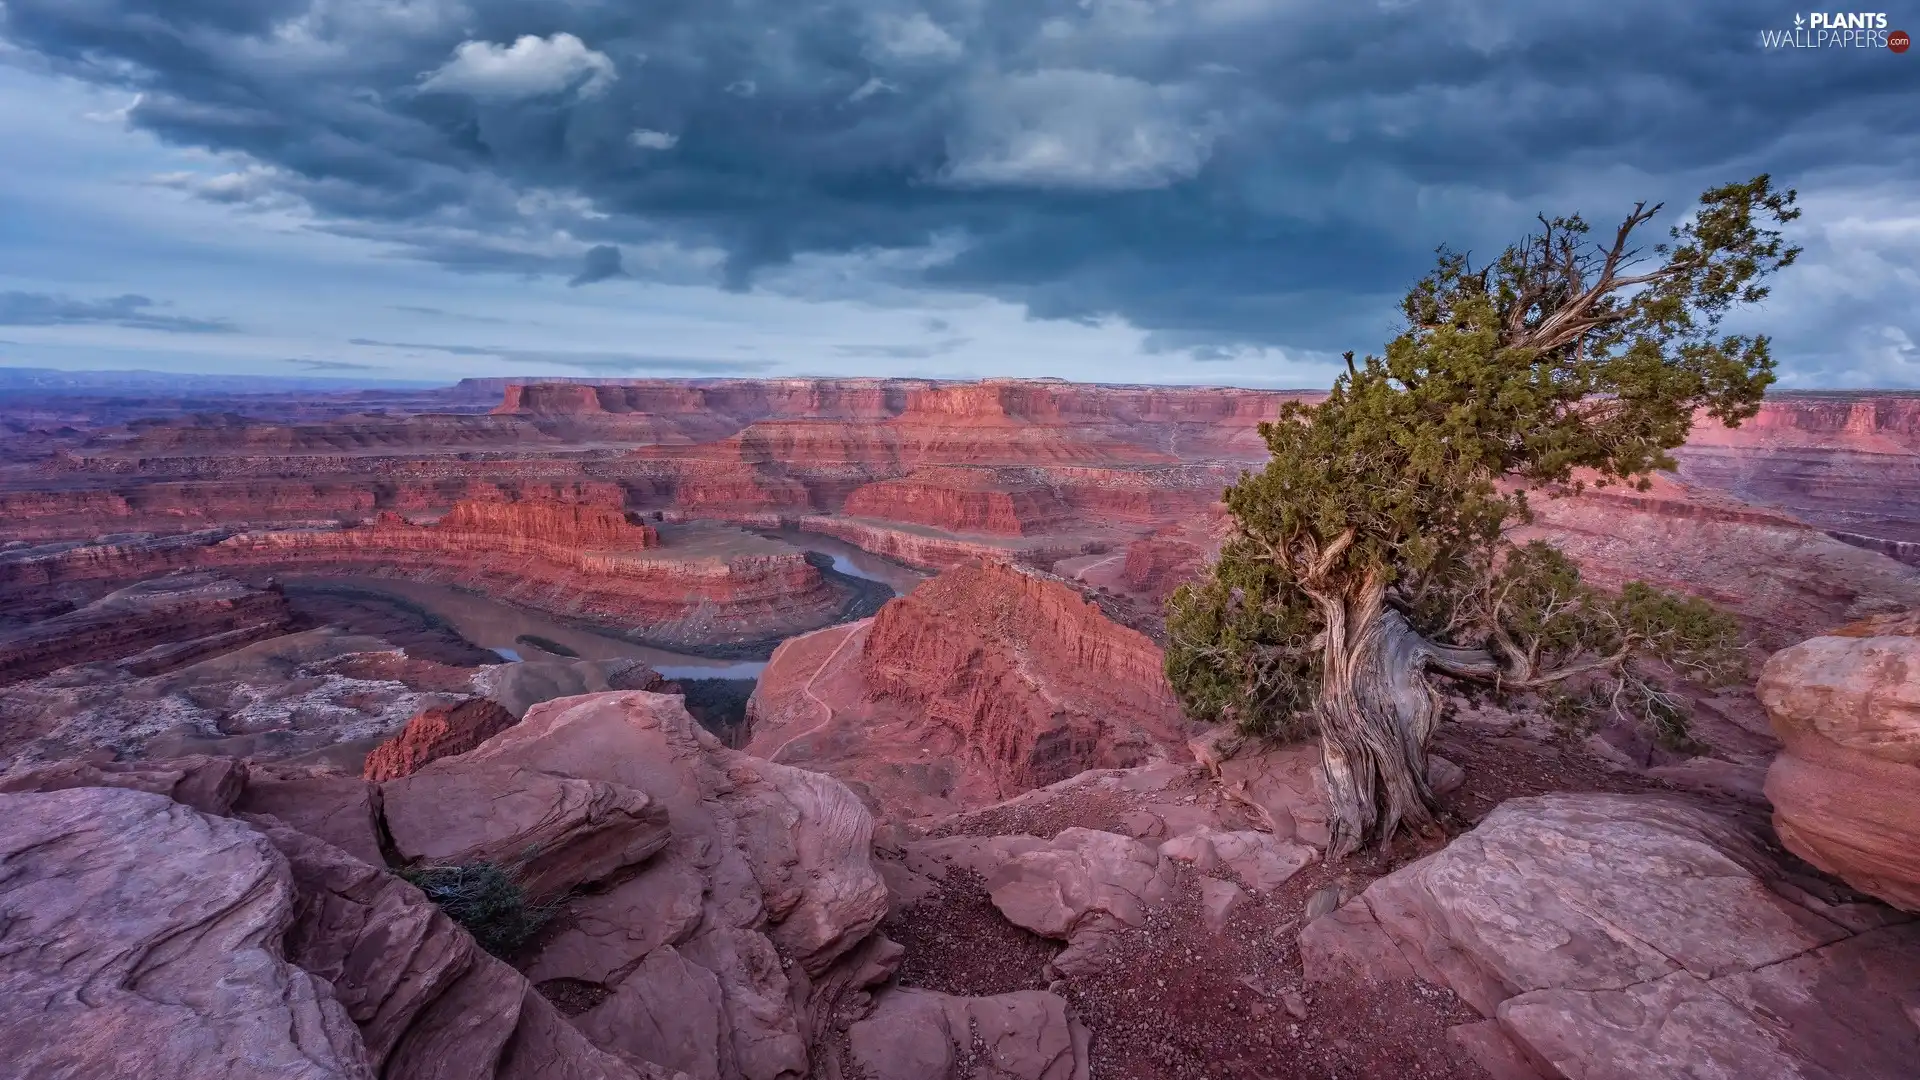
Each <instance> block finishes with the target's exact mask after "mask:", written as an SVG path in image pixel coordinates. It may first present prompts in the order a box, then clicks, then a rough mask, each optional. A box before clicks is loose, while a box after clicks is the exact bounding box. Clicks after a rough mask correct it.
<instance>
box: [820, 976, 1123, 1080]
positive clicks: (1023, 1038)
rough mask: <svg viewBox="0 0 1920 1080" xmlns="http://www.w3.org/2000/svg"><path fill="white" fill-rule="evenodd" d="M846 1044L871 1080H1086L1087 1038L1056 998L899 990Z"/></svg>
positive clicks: (1021, 993)
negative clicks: (972, 995)
mask: <svg viewBox="0 0 1920 1080" xmlns="http://www.w3.org/2000/svg"><path fill="white" fill-rule="evenodd" d="M847 1042H848V1045H849V1048H850V1050H851V1055H852V1058H853V1061H854V1064H855V1065H856V1067H857V1068H858V1069H859V1070H860V1071H861V1073H862V1075H864V1076H866V1077H869V1078H870V1080H973V1078H976V1077H980V1078H985V1077H992V1078H994V1080H1086V1077H1087V1076H1088V1060H1087V1046H1088V1042H1089V1040H1088V1035H1087V1030H1086V1028H1085V1027H1083V1026H1081V1024H1080V1023H1079V1021H1077V1020H1075V1019H1074V1018H1073V1017H1072V1015H1071V1014H1069V1013H1068V1012H1067V1004H1066V1002H1065V1001H1064V1000H1062V999H1061V998H1060V997H1058V996H1057V995H1054V994H1050V993H1047V992H1045V991H1041V990H1022V991H1019V992H1016V993H1011V994H997V995H995V996H992V997H954V996H951V995H948V994H937V993H933V992H931V991H927V990H904V989H902V990H893V991H890V992H888V993H887V994H884V995H882V996H881V998H880V1000H879V1003H878V1005H877V1006H876V1007H875V1008H874V1011H873V1014H872V1015H871V1016H869V1017H867V1018H866V1019H865V1020H862V1021H860V1022H859V1023H856V1024H854V1025H853V1026H852V1027H851V1028H850V1029H849V1030H848V1033H847Z"/></svg>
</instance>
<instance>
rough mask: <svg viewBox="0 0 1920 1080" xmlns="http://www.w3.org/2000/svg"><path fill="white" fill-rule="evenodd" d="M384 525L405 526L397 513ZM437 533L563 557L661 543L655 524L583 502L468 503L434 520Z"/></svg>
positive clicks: (638, 548)
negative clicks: (568, 554) (481, 539)
mask: <svg viewBox="0 0 1920 1080" xmlns="http://www.w3.org/2000/svg"><path fill="white" fill-rule="evenodd" d="M383 523H384V524H387V525H395V524H398V525H401V526H402V527H404V522H401V521H399V519H397V518H395V517H391V516H389V517H386V518H384V519H383ZM433 529H434V531H435V532H436V533H441V534H453V536H452V537H450V538H449V542H450V543H460V542H463V541H466V540H467V538H468V537H469V536H471V537H475V538H485V540H486V541H489V542H491V543H494V544H497V545H498V546H500V547H501V548H503V549H504V550H506V551H510V552H513V553H514V554H521V553H523V552H538V553H539V554H542V555H546V556H548V557H550V558H561V557H564V554H565V553H567V552H573V551H641V550H644V549H646V548H651V547H659V546H660V534H659V533H658V532H656V531H655V530H654V528H653V527H652V526H650V525H635V524H632V523H630V522H628V521H627V518H626V515H625V514H623V513H621V512H620V511H619V510H616V509H613V508H611V507H605V506H583V505H581V504H579V503H553V502H517V503H480V502H463V503H460V504H458V505H456V506H455V507H454V508H453V509H452V510H451V511H449V512H448V513H447V516H445V517H443V518H441V519H440V520H439V521H437V522H435V523H434V525H433Z"/></svg>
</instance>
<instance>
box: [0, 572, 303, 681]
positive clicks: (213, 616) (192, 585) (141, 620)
mask: <svg viewBox="0 0 1920 1080" xmlns="http://www.w3.org/2000/svg"><path fill="white" fill-rule="evenodd" d="M292 618H293V616H292V613H291V612H290V611H289V610H288V609H287V601H286V597H284V596H282V595H281V594H280V593H278V592H276V591H270V590H264V589H256V588H253V587H251V586H248V585H243V584H241V583H240V582H238V581H234V580H232V579H230V578H223V577H219V576H216V575H213V574H181V575H174V576H170V577H162V578H157V579H155V580H152V581H147V582H143V583H141V584H139V585H134V586H130V587H128V588H125V589H121V590H119V591H118V592H114V593H110V594H108V595H107V596H105V597H102V598H101V599H100V600H98V601H95V602H94V603H92V604H89V605H87V606H86V607H83V608H81V609H79V610H78V611H73V612H69V613H67V614H65V615H58V616H55V617H53V618H50V619H42V620H40V621H38V622H34V623H30V624H28V625H26V626H24V627H20V628H18V629H13V630H7V631H0V684H5V683H11V682H17V681H19V680H21V679H29V678H32V677H34V676H36V675H40V674H43V673H45V672H49V671H53V670H55V669H57V668H63V667H67V666H69V665H72V664H85V663H91V662H94V661H99V660H117V659H120V658H122V657H129V656H133V655H134V654H136V653H142V652H145V651H146V650H149V649H152V648H154V647H155V646H166V645H174V644H176V643H182V642H190V641H194V640H196V639H204V638H208V637H218V638H219V639H220V644H221V645H222V646H223V647H224V648H237V647H239V646H241V645H245V644H247V643H248V642H251V641H258V640H260V639H261V638H264V637H272V636H274V635H276V634H281V633H284V632H285V631H286V629H287V627H288V624H289V623H291V622H292ZM205 654H206V653H205V651H204V650H203V651H199V652H187V653H180V655H179V659H180V660H181V661H182V662H184V661H185V660H188V659H197V658H199V657H200V656H204V655H205ZM143 673H146V672H143Z"/></svg>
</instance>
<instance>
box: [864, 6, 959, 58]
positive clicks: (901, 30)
mask: <svg viewBox="0 0 1920 1080" xmlns="http://www.w3.org/2000/svg"><path fill="white" fill-rule="evenodd" d="M869 40H870V43H871V46H872V48H871V50H870V55H873V56H876V57H878V58H880V59H885V60H897V61H901V62H903V63H922V62H929V61H943V60H957V59H959V58H960V54H961V52H963V51H964V50H963V49H962V48H961V46H960V41H959V39H957V38H955V37H954V36H953V35H952V34H949V33H947V31H946V30H945V29H944V28H942V27H941V25H940V24H939V23H936V22H934V21H933V20H932V19H930V18H928V17H927V14H926V12H924V11H916V12H914V13H913V14H912V15H908V16H904V17H902V16H899V15H883V16H881V17H879V18H877V19H875V20H874V21H873V24H872V28H871V31H870V35H869Z"/></svg>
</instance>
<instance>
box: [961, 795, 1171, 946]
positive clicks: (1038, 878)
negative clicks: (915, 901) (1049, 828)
mask: <svg viewBox="0 0 1920 1080" xmlns="http://www.w3.org/2000/svg"><path fill="white" fill-rule="evenodd" d="M987 891H988V894H989V895H990V896H991V897H992V898H993V904H994V906H995V907H997V908H999V909H1000V913H1001V914H1002V915H1005V916H1006V917H1007V921H1009V922H1011V923H1013V924H1014V925H1015V926H1019V927H1023V928H1025V929H1027V930H1031V931H1033V932H1034V933H1036V934H1039V935H1041V936H1042V937H1050V938H1057V939H1059V940H1062V941H1065V942H1066V943H1067V947H1066V949H1065V950H1064V951H1062V952H1061V953H1060V955H1058V956H1056V957H1054V959H1053V967H1054V969H1055V970H1057V971H1059V972H1061V973H1063V974H1069V975H1070V974H1077V973H1081V972H1087V971H1093V970H1097V969H1098V968H1099V967H1100V966H1101V965H1102V964H1103V963H1104V961H1105V952H1106V946H1107V938H1108V935H1109V934H1111V933H1112V932H1113V931H1114V930H1116V929H1119V928H1121V927H1128V926H1139V925H1141V924H1142V923H1144V922H1145V921H1146V918H1147V910H1148V909H1149V908H1151V907H1154V906H1156V905H1158V904H1163V903H1165V902H1166V901H1167V900H1168V899H1170V898H1171V897H1172V895H1173V870H1172V867H1171V865H1170V864H1169V863H1168V862H1167V860H1166V859H1164V858H1162V857H1161V856H1160V854H1159V852H1157V851H1155V850H1154V849H1153V848H1152V847H1150V846H1148V845H1146V844H1143V843H1141V842H1140V841H1138V840H1134V839H1131V838H1129V837H1125V836H1120V835H1118V834H1117V833H1109V832H1099V831H1096V830H1093V829H1065V830H1063V831H1061V833H1060V834H1059V835H1058V836H1055V837H1054V838H1053V839H1052V840H1051V841H1048V842H1046V843H1045V844H1044V845H1043V846H1037V847H1034V848H1032V849H1030V850H1027V851H1024V852H1021V853H1020V854H1017V855H1013V856H1012V857H1010V858H1008V859H1006V860H1005V861H1003V862H1001V863H1000V864H999V865H998V866H997V867H995V868H994V869H993V871H992V872H991V873H990V874H989V875H988V876H987Z"/></svg>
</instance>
